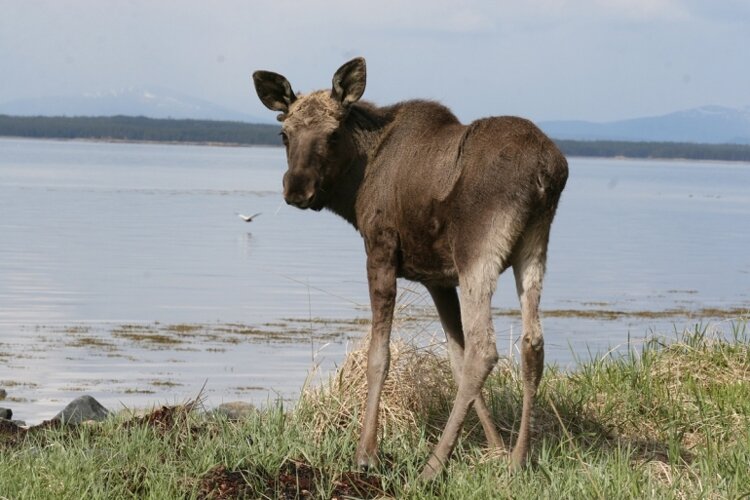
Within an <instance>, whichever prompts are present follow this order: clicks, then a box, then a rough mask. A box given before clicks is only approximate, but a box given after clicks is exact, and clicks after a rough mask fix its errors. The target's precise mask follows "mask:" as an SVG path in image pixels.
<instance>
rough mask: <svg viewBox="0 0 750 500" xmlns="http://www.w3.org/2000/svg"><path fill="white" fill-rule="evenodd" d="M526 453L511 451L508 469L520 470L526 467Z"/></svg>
mask: <svg viewBox="0 0 750 500" xmlns="http://www.w3.org/2000/svg"><path fill="white" fill-rule="evenodd" d="M526 460H527V458H526V454H525V453H524V454H520V453H511V455H510V470H511V472H520V471H522V470H523V469H525V468H526Z"/></svg>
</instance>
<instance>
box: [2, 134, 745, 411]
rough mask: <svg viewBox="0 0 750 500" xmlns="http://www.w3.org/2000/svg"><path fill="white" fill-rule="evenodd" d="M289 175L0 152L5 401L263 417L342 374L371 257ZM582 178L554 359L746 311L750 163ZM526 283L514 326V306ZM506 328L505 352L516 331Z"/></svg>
mask: <svg viewBox="0 0 750 500" xmlns="http://www.w3.org/2000/svg"><path fill="white" fill-rule="evenodd" d="M284 163H285V161H284V154H283V151H282V150H281V149H278V148H260V147H259V148H221V147H208V146H176V145H151V144H107V143H92V142H62V141H35V140H20V139H19V140H16V139H0V214H2V217H0V387H5V388H6V390H7V391H8V394H9V396H10V397H11V398H13V400H12V401H8V402H3V403H0V404H2V405H4V406H6V407H11V408H13V410H14V412H15V414H16V416H17V417H18V418H25V419H27V420H29V421H38V420H40V419H42V418H49V417H51V416H52V415H54V413H56V411H58V410H59V409H60V408H61V407H62V406H64V404H65V403H67V401H68V400H70V399H72V398H73V397H75V396H77V395H80V394H82V393H89V394H92V395H94V396H95V397H97V398H99V399H100V400H101V401H102V402H103V403H104V404H105V405H108V406H110V407H112V408H116V407H119V405H120V403H122V404H124V405H127V406H141V405H144V404H152V403H166V402H173V401H181V400H184V399H186V398H188V397H191V396H195V395H196V393H197V392H198V391H199V390H200V388H201V387H202V386H203V385H204V383H205V389H204V396H205V397H206V398H207V400H208V403H209V404H214V403H218V402H220V401H222V400H234V399H246V400H251V401H254V402H257V403H260V402H263V401H265V400H266V399H268V398H269V397H270V398H275V397H276V396H277V395H278V396H282V397H285V398H293V397H294V395H295V394H296V393H297V392H298V391H299V389H300V387H301V385H302V383H303V382H304V380H305V377H306V375H307V373H308V372H309V371H310V369H311V367H313V366H314V365H318V364H319V365H320V372H321V373H323V374H325V373H328V372H330V370H331V369H332V368H333V367H334V365H335V364H336V363H340V362H341V361H342V359H343V356H344V354H345V351H346V349H347V343H348V342H350V341H352V340H353V339H357V338H359V337H361V336H363V335H364V334H365V333H366V331H367V325H366V324H362V322H353V321H351V320H353V319H356V318H367V316H368V307H367V303H368V298H367V285H366V280H365V270H364V251H363V245H362V242H361V240H360V238H359V236H358V235H357V233H356V232H355V231H353V230H352V228H351V227H350V226H349V225H348V224H347V223H346V222H344V221H343V220H341V219H339V218H337V217H336V216H335V215H333V214H330V213H326V212H324V213H314V212H305V211H300V210H296V209H293V208H290V207H288V206H287V205H286V204H284V202H283V200H282V198H281V194H280V185H281V175H282V173H283V171H284ZM570 167H571V175H570V179H569V182H568V186H567V188H566V191H565V193H564V194H563V199H562V201H561V204H560V207H559V210H558V215H557V219H556V221H555V224H554V227H553V232H552V237H551V243H550V250H549V254H550V255H549V262H548V272H547V278H546V282H545V291H544V297H543V302H542V305H543V308H544V309H545V310H548V311H550V316H549V317H547V318H546V319H545V320H544V326H545V338H546V346H547V355H546V358H547V360H548V361H550V362H556V363H559V364H562V365H568V364H570V363H571V362H572V360H573V358H574V353H579V354H582V355H583V357H587V354H586V353H587V352H589V351H590V352H599V353H602V352H606V351H607V350H608V349H609V348H610V347H613V346H616V345H620V344H623V343H625V342H627V341H628V339H629V338H642V337H643V336H644V335H646V334H648V333H649V332H650V331H660V332H671V331H672V330H673V329H675V328H676V329H681V328H684V327H689V326H691V325H693V324H694V323H695V322H697V321H709V320H712V321H717V320H724V319H728V318H733V317H736V316H737V315H738V311H739V312H741V311H742V310H743V309H744V310H747V309H748V307H749V306H750V257H748V255H749V254H750V252H748V251H747V249H748V248H750V233H749V232H748V231H747V229H746V228H747V223H748V220H750V217H749V216H750V193H749V192H748V189H747V186H748V185H750V165H748V164H743V163H731V164H730V163H715V162H712V163H708V162H705V163H704V162H683V161H630V160H602V159H579V158H572V159H570ZM235 212H243V213H255V212H262V215H261V216H259V217H258V218H257V219H256V220H255V221H254V222H252V223H245V222H243V221H242V220H240V219H239V218H238V217H237V216H236V215H235ZM512 281H513V280H512V277H511V275H510V274H507V275H503V276H502V277H501V279H500V284H499V287H498V293H497V294H496V296H495V299H494V305H495V307H496V308H498V309H499V310H500V311H504V310H507V309H511V308H515V307H516V306H517V299H516V297H515V291H514V285H513V283H512ZM402 285H403V286H402V289H403V290H404V292H403V293H402V295H401V297H400V305H401V310H400V312H399V314H400V315H401V317H404V316H408V315H414V314H417V315H419V316H421V317H423V321H420V322H400V323H398V327H399V331H401V332H402V333H404V334H405V335H412V334H414V332H421V333H422V334H426V335H428V336H430V335H437V336H438V338H439V335H440V328H439V325H438V323H437V322H436V321H435V318H434V315H432V312H431V306H430V304H429V301H428V299H427V297H426V292H425V291H424V289H422V288H421V287H420V286H418V285H414V284H410V283H406V282H404V283H402ZM706 308H718V309H721V310H719V311H705V310H704V309H706ZM701 310H704V311H703V312H701ZM722 310H723V311H722ZM552 311H556V313H555V314H552ZM591 311H622V312H625V313H628V314H625V315H618V316H616V317H614V319H606V318H608V317H610V316H611V315H604V314H592V313H591ZM665 311H667V312H665ZM669 311H671V312H669ZM644 312H647V313H649V314H647V315H646V314H643V313H644ZM654 313H657V314H654ZM425 314H426V317H425ZM647 316H648V317H647ZM654 316H657V317H654ZM495 323H496V329H497V333H498V346H499V348H500V351H501V352H503V353H508V352H509V350H510V349H511V348H510V347H509V345H512V342H513V341H514V340H515V339H516V337H517V336H518V334H519V333H520V330H519V321H518V318H517V317H513V316H505V315H498V316H497V317H496V322H495ZM720 326H721V325H720ZM723 326H725V327H727V328H728V325H723ZM238 332H244V333H238Z"/></svg>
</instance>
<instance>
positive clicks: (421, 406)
mask: <svg viewBox="0 0 750 500" xmlns="http://www.w3.org/2000/svg"><path fill="white" fill-rule="evenodd" d="M368 342H369V336H368V337H367V338H365V339H363V340H362V342H361V344H360V345H359V347H358V348H356V349H355V350H354V351H352V352H350V353H349V355H348V356H347V357H346V359H345V360H344V364H343V365H342V366H341V367H340V368H339V369H338V370H337V372H336V374H335V375H333V376H332V377H331V378H330V379H329V380H328V382H327V383H325V384H323V385H322V386H320V387H308V388H306V389H305V390H304V391H303V393H302V395H301V397H300V403H299V408H300V411H301V413H302V414H303V415H304V416H303V418H311V419H312V427H313V429H314V430H315V432H316V434H317V435H321V434H323V433H324V432H326V431H330V429H331V428H332V427H338V428H341V427H346V426H348V425H350V424H351V422H353V421H355V419H356V420H357V421H358V422H359V423H360V424H361V422H362V418H363V417H364V409H365V400H366V396H367V345H368ZM455 392H456V386H455V383H454V382H453V375H452V373H451V369H450V364H449V362H448V358H447V356H446V352H445V349H444V347H443V346H442V345H440V344H431V345H429V346H427V347H418V346H416V345H414V344H413V343H410V342H407V341H404V340H401V339H398V340H395V341H393V342H392V343H391V363H390V369H389V372H388V378H387V379H386V382H385V385H384V387H383V391H382V394H381V400H380V421H381V427H382V429H384V431H385V432H390V433H402V432H413V431H414V429H415V428H417V426H418V425H419V423H421V422H424V421H425V416H426V415H430V414H433V413H434V412H435V410H436V408H445V407H447V405H449V404H450V403H451V402H452V400H453V396H454V395H455Z"/></svg>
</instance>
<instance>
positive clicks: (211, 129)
mask: <svg viewBox="0 0 750 500" xmlns="http://www.w3.org/2000/svg"><path fill="white" fill-rule="evenodd" d="M279 130H280V127H279V126H278V125H260V124H251V123H243V122H228V121H212V120H172V119H154V118H145V117H142V116H136V117H132V116H109V117H60V116H56V117H46V116H32V117H24V116H8V115H0V136H11V137H29V138H53V139H101V140H118V141H155V142H190V143H216V144H241V145H271V146H280V145H281V139H280V138H279ZM555 142H556V143H557V144H558V146H560V149H562V151H563V153H565V154H566V155H567V156H591V157H607V158H612V157H624V158H664V159H668V158H685V159H690V160H724V161H750V145H742V144H696V143H678V142H627V141H573V140H556V141H555Z"/></svg>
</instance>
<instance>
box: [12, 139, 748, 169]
mask: <svg viewBox="0 0 750 500" xmlns="http://www.w3.org/2000/svg"><path fill="white" fill-rule="evenodd" d="M3 139H10V140H25V141H54V142H89V143H101V144H146V145H164V146H206V147H218V148H223V147H226V148H279V149H281V148H283V146H282V145H274V144H250V143H242V142H223V141H158V140H148V139H116V138H107V137H72V138H68V137H28V136H19V135H0V140H3ZM552 140H553V141H555V140H556V139H552ZM577 142H581V143H595V142H598V141H577ZM709 146H713V144H710V145H709ZM565 157H566V158H576V159H591V160H597V159H600V160H601V159H605V160H625V161H665V162H691V163H721V164H743V163H744V164H750V160H727V159H716V158H707V159H703V158H686V157H680V156H674V157H660V156H648V157H642V156H626V155H611V156H596V155H578V154H565Z"/></svg>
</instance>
